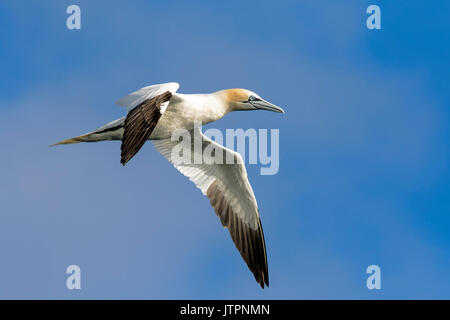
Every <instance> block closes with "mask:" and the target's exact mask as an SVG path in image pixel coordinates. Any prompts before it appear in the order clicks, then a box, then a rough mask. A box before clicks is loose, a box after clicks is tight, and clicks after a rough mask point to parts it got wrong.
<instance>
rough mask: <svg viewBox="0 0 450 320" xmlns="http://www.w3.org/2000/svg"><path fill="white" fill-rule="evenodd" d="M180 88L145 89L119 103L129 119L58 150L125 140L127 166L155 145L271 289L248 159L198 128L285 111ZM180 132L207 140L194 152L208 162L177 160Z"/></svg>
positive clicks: (232, 94) (242, 94) (255, 98)
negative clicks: (240, 115) (241, 114)
mask: <svg viewBox="0 0 450 320" xmlns="http://www.w3.org/2000/svg"><path fill="white" fill-rule="evenodd" d="M178 88H179V84H178V83H175V82H170V83H164V84H157V85H152V86H148V87H144V88H142V89H139V90H137V91H135V92H133V93H131V94H130V95H128V96H126V97H123V98H122V99H120V100H118V101H117V102H116V103H117V104H118V105H120V106H123V107H125V108H126V109H127V111H128V112H127V116H126V117H123V118H120V119H117V120H115V121H112V122H110V123H108V124H106V125H105V126H103V127H101V128H99V129H97V130H95V131H92V132H89V133H86V134H83V135H81V136H78V137H75V138H71V139H67V140H63V141H61V142H58V143H56V144H54V145H60V144H72V143H79V142H97V141H106V140H122V145H121V160H120V162H121V163H122V165H125V164H126V163H127V162H128V161H129V160H130V159H131V158H132V157H133V156H134V155H135V154H136V153H137V152H138V151H139V149H140V148H141V147H142V146H143V145H144V143H145V141H147V140H152V142H153V144H154V145H155V147H156V149H157V150H158V151H159V152H160V153H161V154H163V155H164V156H165V157H166V158H167V159H168V160H169V162H171V163H172V164H173V165H174V166H175V168H176V169H178V170H179V171H180V172H181V173H182V174H184V175H185V176H187V177H188V178H189V179H190V180H191V181H192V182H194V183H195V185H196V186H197V187H198V188H199V189H200V190H201V191H202V193H203V194H204V195H206V196H207V197H208V198H209V200H210V202H211V205H212V207H213V208H214V209H215V212H216V214H217V215H218V216H219V218H220V220H221V222H222V225H223V226H224V227H225V228H228V230H229V232H230V234H231V238H232V239H233V241H234V243H235V245H236V247H237V249H238V250H239V252H240V253H241V256H242V258H243V259H244V261H245V262H246V263H247V266H248V268H249V269H250V271H251V272H252V273H253V275H254V276H255V279H256V281H257V282H258V283H259V284H260V285H261V287H262V288H264V285H267V286H269V274H268V267H267V255H266V245H265V241H264V233H263V229H262V226H261V220H260V217H259V212H258V206H257V203H256V199H255V196H254V194H253V190H252V187H251V186H250V183H249V181H248V177H247V171H246V169H245V165H244V162H243V160H242V157H241V156H240V155H239V153H237V152H234V151H233V150H230V149H227V148H225V147H223V146H222V145H220V144H217V143H215V142H214V141H212V140H211V139H209V138H208V137H207V136H205V135H204V134H203V133H202V132H201V130H200V128H199V127H196V126H195V125H194V124H195V122H201V123H202V124H207V123H210V122H213V121H216V120H219V119H220V118H222V117H223V116H225V115H226V114H227V113H229V112H231V111H241V110H269V111H275V112H281V113H284V111H283V109H281V108H280V107H277V106H275V105H273V104H271V103H269V102H267V101H266V100H264V99H262V98H261V97H260V96H259V95H257V94H256V93H254V92H252V91H249V90H246V89H228V90H221V91H217V92H214V93H210V94H181V93H176V91H177V90H178ZM176 129H185V130H189V132H190V133H191V134H192V136H194V135H198V136H200V137H201V145H202V148H200V149H201V150H198V149H199V148H194V139H192V145H191V148H192V155H194V156H196V155H198V154H199V153H201V155H200V156H201V157H203V158H205V159H204V160H205V161H203V162H202V163H201V164H198V163H195V162H194V163H191V162H189V163H177V162H175V161H173V159H172V157H171V151H172V149H173V148H174V147H175V146H176V145H177V144H178V143H179V141H172V139H171V135H172V132H174V130H176ZM211 144H212V146H213V147H214V148H215V150H217V151H220V152H222V153H223V155H224V158H225V157H228V158H231V159H233V164H229V162H225V161H224V162H223V164H217V163H213V161H208V160H211V159H206V157H208V156H207V155H205V153H204V152H203V151H204V150H205V148H207V147H208V146H209V145H211ZM228 158H227V159H228Z"/></svg>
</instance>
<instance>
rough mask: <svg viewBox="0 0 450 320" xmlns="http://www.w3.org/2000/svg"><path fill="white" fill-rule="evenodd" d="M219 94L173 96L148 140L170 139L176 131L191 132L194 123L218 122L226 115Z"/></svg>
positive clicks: (226, 111) (179, 94)
mask: <svg viewBox="0 0 450 320" xmlns="http://www.w3.org/2000/svg"><path fill="white" fill-rule="evenodd" d="M219 94H220V93H219V92H215V93H210V94H182V93H175V94H173V95H172V98H171V99H170V102H169V105H168V106H167V108H166V110H165V112H164V113H163V114H162V116H161V118H160V119H159V121H158V124H157V125H156V127H155V129H154V130H153V132H152V134H151V135H150V137H149V140H159V139H166V138H170V136H171V135H172V132H173V131H174V130H177V129H186V130H191V129H193V128H194V122H201V123H202V124H207V123H210V122H213V121H216V120H219V119H220V118H222V117H223V116H224V115H225V114H227V113H228V110H227V108H226V106H225V105H224V103H223V100H222V99H220V97H219Z"/></svg>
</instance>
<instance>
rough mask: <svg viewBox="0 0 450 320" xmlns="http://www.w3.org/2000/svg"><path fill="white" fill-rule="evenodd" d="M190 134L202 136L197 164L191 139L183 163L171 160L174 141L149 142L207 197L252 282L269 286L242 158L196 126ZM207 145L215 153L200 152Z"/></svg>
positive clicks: (256, 214) (255, 210)
mask: <svg viewBox="0 0 450 320" xmlns="http://www.w3.org/2000/svg"><path fill="white" fill-rule="evenodd" d="M190 133H191V136H192V137H194V135H197V136H200V137H201V138H202V148H201V152H202V155H200V156H201V157H202V159H203V161H202V163H201V164H195V161H192V159H193V158H194V157H195V156H199V151H200V150H197V149H199V148H194V139H191V140H192V144H191V146H190V147H191V157H189V158H188V159H185V160H186V161H185V163H180V161H174V159H173V158H172V150H173V148H174V147H175V146H176V145H178V144H179V142H178V141H171V139H163V140H153V141H152V142H153V144H154V145H155V147H156V149H157V150H158V151H159V152H161V154H163V155H164V156H165V157H166V158H167V159H168V160H169V161H170V162H171V163H172V164H173V165H174V166H175V168H177V169H178V170H179V171H180V172H181V173H183V174H184V175H185V176H187V177H188V178H189V179H190V180H191V181H192V182H194V183H195V185H196V186H197V187H198V188H199V189H200V190H201V191H202V193H203V194H204V195H206V196H207V197H208V198H209V199H210V202H211V205H212V206H213V208H214V209H215V212H216V214H217V215H218V216H219V218H220V220H221V222H222V224H223V226H224V227H226V228H228V229H229V231H230V234H231V238H232V239H233V241H234V243H235V245H236V247H237V249H238V250H239V252H240V253H241V256H242V258H243V259H244V260H245V262H246V263H247V266H248V267H249V269H250V270H251V271H252V272H253V274H254V276H255V279H256V281H257V282H258V283H259V284H260V285H261V287H262V288H264V284H265V285H267V286H268V285H269V275H268V267H267V255H266V246H265V241H264V233H263V229H262V226H261V220H260V218H259V212H258V206H257V204H256V199H255V196H254V194H253V190H252V187H251V186H250V183H249V181H248V178H247V171H246V170H245V166H244V164H243V161H242V157H241V156H240V155H239V153H237V152H234V151H232V150H229V149H227V148H225V147H223V146H221V145H219V144H217V143H216V142H214V141H212V140H210V139H209V138H208V137H206V136H205V135H203V134H202V132H201V131H200V129H199V128H195V129H193V130H191V131H190ZM210 145H211V146H210ZM208 146H210V147H208ZM207 147H208V148H209V150H211V147H213V148H214V149H215V151H214V152H215V154H213V152H204V151H205V148H207ZM208 153H211V154H213V156H211V155H210V154H208ZM217 153H222V157H223V158H222V159H226V157H227V156H228V157H229V158H232V159H233V160H234V164H225V161H223V162H222V163H224V164H215V163H214V162H213V161H214V158H213V157H214V156H215V155H217ZM216 159H217V157H216ZM197 162H198V161H197ZM208 163H210V164H208Z"/></svg>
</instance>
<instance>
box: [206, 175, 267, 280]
mask: <svg viewBox="0 0 450 320" xmlns="http://www.w3.org/2000/svg"><path fill="white" fill-rule="evenodd" d="M220 189H221V188H220V187H219V182H218V180H216V181H214V182H213V183H212V184H211V186H210V187H209V188H208V191H207V192H206V195H207V197H208V198H209V200H210V202H211V205H212V207H213V208H214V210H215V212H216V214H217V215H218V216H219V218H220V221H221V222H222V225H223V226H224V227H226V228H228V230H229V231H230V235H231V239H233V242H234V244H235V245H236V248H237V249H238V250H239V252H240V253H241V256H242V258H243V259H244V261H245V262H246V263H247V266H248V268H249V269H250V271H251V272H252V273H253V275H254V276H255V279H256V281H257V282H258V283H259V284H260V285H261V287H262V288H264V284H265V285H267V286H269V272H268V267H267V254H266V244H265V241H264V233H263V229H262V226H261V220H260V219H259V217H258V227H257V229H255V230H253V229H252V228H250V227H249V226H248V225H247V224H246V223H244V222H243V221H242V220H241V219H240V218H239V217H238V215H237V214H236V213H235V212H234V211H233V209H232V207H231V206H230V205H229V203H228V201H227V199H226V198H225V197H224V196H223V192H222V190H220Z"/></svg>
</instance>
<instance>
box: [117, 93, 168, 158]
mask: <svg viewBox="0 0 450 320" xmlns="http://www.w3.org/2000/svg"><path fill="white" fill-rule="evenodd" d="M171 97H172V93H171V92H170V91H166V92H164V93H163V94H160V95H159V96H155V97H153V98H151V99H147V100H145V101H144V102H142V103H141V104H139V105H138V106H137V107H135V108H134V109H132V110H131V111H130V112H128V114H127V117H126V119H125V124H124V132H123V139H122V146H121V159H120V163H122V165H125V164H126V163H127V162H128V161H130V159H131V158H133V157H134V155H135V154H136V153H137V152H138V151H139V150H140V149H141V148H142V146H143V145H144V143H145V141H147V139H148V138H149V137H150V135H151V133H152V131H153V129H155V127H156V124H157V123H158V120H159V118H161V115H162V112H161V105H162V104H164V103H167V102H168V101H169V100H170V98H171Z"/></svg>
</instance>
